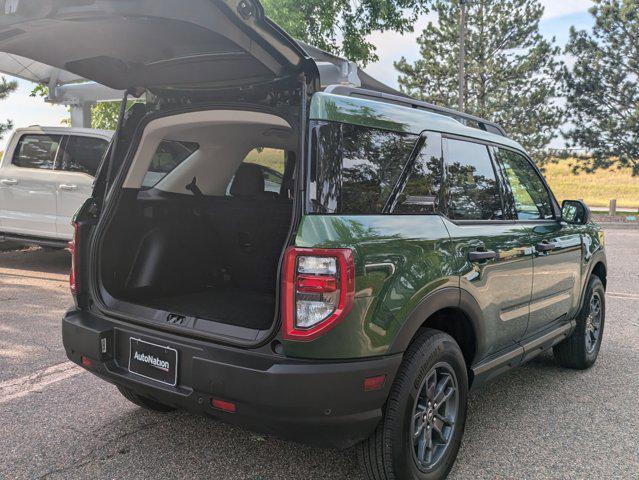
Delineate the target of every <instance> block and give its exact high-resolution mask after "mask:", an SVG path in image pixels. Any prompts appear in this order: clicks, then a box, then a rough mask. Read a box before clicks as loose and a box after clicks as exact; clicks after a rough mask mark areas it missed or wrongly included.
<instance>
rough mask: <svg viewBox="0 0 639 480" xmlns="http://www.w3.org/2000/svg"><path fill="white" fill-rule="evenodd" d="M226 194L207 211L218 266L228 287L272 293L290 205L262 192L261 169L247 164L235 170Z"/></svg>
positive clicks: (290, 211) (262, 178)
mask: <svg viewBox="0 0 639 480" xmlns="http://www.w3.org/2000/svg"><path fill="white" fill-rule="evenodd" d="M230 194H231V197H230V198H229V197H227V198H224V199H219V198H218V199H215V200H214V204H213V206H212V208H211V210H210V214H211V216H212V220H213V222H214V224H215V225H216V227H217V228H216V230H217V231H218V232H220V234H219V235H220V237H221V238H220V239H219V242H220V244H221V246H222V251H221V252H220V254H221V258H222V262H223V263H222V265H224V269H225V270H226V271H227V272H228V274H229V276H230V282H231V284H233V285H235V286H237V287H241V288H247V289H250V290H253V291H258V292H264V293H272V292H274V291H275V286H276V285H275V284H276V278H277V267H278V264H279V261H278V260H279V257H280V253H281V251H282V247H283V246H284V242H285V240H286V236H287V234H288V230H289V227H290V222H291V213H292V208H293V202H292V201H291V200H289V199H281V198H279V196H278V195H276V194H273V193H270V192H265V184H264V176H263V174H262V171H261V169H260V168H259V166H257V165H254V164H247V163H245V164H242V165H241V166H240V168H239V169H238V172H237V173H236V175H235V179H234V181H233V184H232V185H231V189H230Z"/></svg>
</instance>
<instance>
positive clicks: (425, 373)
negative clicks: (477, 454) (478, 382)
mask: <svg viewBox="0 0 639 480" xmlns="http://www.w3.org/2000/svg"><path fill="white" fill-rule="evenodd" d="M467 402H468V373H467V371H466V363H465V361H464V356H463V355H462V352H461V350H460V348H459V346H458V345H457V343H456V342H455V340H454V339H453V338H452V337H451V336H449V335H447V334H445V333H442V332H439V331H437V330H430V329H427V330H425V331H424V332H423V333H422V334H421V335H420V336H419V337H418V338H417V339H416V340H415V341H414V342H413V344H412V345H411V346H410V348H409V349H408V351H407V352H406V355H405V357H404V361H403V362H402V366H401V367H400V370H399V372H398V374H397V378H396V379H395V383H394V385H393V388H392V390H391V394H390V396H389V400H388V403H387V406H386V411H385V414H384V419H383V420H382V422H381V423H380V425H379V426H378V427H377V430H376V431H375V433H373V435H372V436H371V437H370V438H369V439H368V440H366V441H364V442H363V443H361V444H360V445H359V447H358V457H359V460H360V464H361V466H362V469H363V471H364V474H365V476H366V478H368V479H370V480H373V479H374V480H391V479H393V480H413V479H418V480H435V479H442V478H445V477H446V476H447V475H448V472H450V469H451V468H452V466H453V463H454V462H455V458H456V457H457V452H458V451H459V447H460V444H461V439H462V436H463V433H464V426H465V423H466V406H467Z"/></svg>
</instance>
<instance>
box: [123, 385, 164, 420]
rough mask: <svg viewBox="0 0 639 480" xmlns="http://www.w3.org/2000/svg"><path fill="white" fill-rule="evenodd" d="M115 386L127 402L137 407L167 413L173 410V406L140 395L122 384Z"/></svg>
mask: <svg viewBox="0 0 639 480" xmlns="http://www.w3.org/2000/svg"><path fill="white" fill-rule="evenodd" d="M117 387H118V390H119V391H120V393H121V394H122V396H123V397H124V398H126V399H127V400H128V401H129V402H132V403H134V404H136V405H137V406H138V407H142V408H144V409H146V410H151V411H153V412H159V413H169V412H172V411H174V410H175V408H173V407H169V406H168V405H164V404H162V403H159V402H156V401H155V400H151V399H150V398H146V397H142V396H141V395H138V394H137V393H135V392H134V391H133V390H130V389H128V388H126V387H123V386H122V385H117Z"/></svg>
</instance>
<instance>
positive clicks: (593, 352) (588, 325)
mask: <svg viewBox="0 0 639 480" xmlns="http://www.w3.org/2000/svg"><path fill="white" fill-rule="evenodd" d="M605 295H606V291H605V289H604V286H603V283H602V282H601V279H600V278H599V277H597V276H595V275H593V276H591V277H590V280H589V281H588V285H587V287H586V294H585V296H584V304H583V306H582V308H581V310H580V312H579V314H578V315H577V318H576V320H577V328H576V329H575V331H574V332H573V333H572V335H571V336H570V337H568V338H567V339H566V340H564V341H563V342H561V343H559V344H558V345H555V347H554V348H553V353H554V355H555V359H556V360H557V362H558V363H559V364H560V365H561V366H563V367H566V368H572V369H575V370H585V369H587V368H590V367H592V366H593V365H594V363H595V361H596V360H597V356H598V355H599V350H600V349H601V341H602V339H603V333H604V324H605V320H606V297H605ZM593 302H594V303H595V304H597V305H598V306H599V310H598V313H597V309H596V308H594V306H593Z"/></svg>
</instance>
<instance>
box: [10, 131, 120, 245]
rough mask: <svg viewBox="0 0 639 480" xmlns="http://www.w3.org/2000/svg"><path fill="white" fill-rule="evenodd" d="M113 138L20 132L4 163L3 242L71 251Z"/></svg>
mask: <svg viewBox="0 0 639 480" xmlns="http://www.w3.org/2000/svg"><path fill="white" fill-rule="evenodd" d="M112 135H113V132H110V131H105V130H91V129H83V128H64V127H29V128H23V129H19V130H16V131H15V133H14V134H13V136H12V137H11V139H10V140H9V143H8V145H7V148H6V150H5V153H4V156H3V158H2V160H1V161H0V241H2V240H14V241H17V242H20V243H27V244H39V245H44V246H51V247H64V246H66V243H67V242H68V241H69V240H71V238H72V237H73V229H72V227H71V223H70V222H71V218H72V217H73V215H74V214H75V212H76V211H77V210H78V208H80V206H82V204H83V203H84V201H85V200H86V199H87V198H88V197H89V196H90V195H91V191H92V185H93V177H94V176H95V173H96V170H97V168H98V166H99V164H100V162H101V160H102V157H103V156H104V154H105V152H106V151H107V149H108V146H109V142H110V141H111V137H112Z"/></svg>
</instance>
